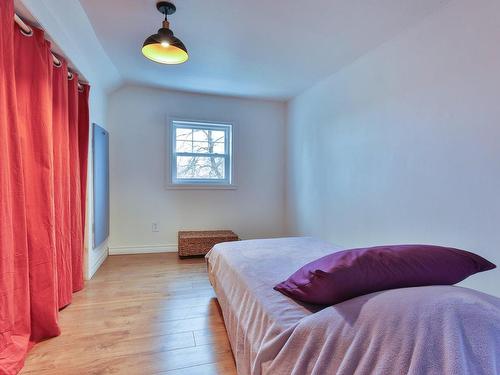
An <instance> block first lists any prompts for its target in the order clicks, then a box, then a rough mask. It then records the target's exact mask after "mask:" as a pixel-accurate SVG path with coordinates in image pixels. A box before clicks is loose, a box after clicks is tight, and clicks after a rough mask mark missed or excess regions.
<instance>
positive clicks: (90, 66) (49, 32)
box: [15, 0, 121, 279]
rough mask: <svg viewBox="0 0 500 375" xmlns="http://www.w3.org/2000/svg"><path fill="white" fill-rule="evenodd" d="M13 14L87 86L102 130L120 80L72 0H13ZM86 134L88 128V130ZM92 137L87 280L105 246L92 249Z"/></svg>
mask: <svg viewBox="0 0 500 375" xmlns="http://www.w3.org/2000/svg"><path fill="white" fill-rule="evenodd" d="M15 5H16V11H17V12H18V13H20V14H21V16H23V17H24V18H25V19H27V20H28V21H30V22H32V23H33V22H34V23H36V24H38V25H39V26H40V27H41V28H42V29H44V30H45V34H46V37H47V39H49V40H51V42H52V43H53V49H54V50H56V51H57V52H58V53H60V54H62V55H63V56H65V57H66V58H67V59H68V60H69V62H70V66H71V68H72V69H75V70H77V71H78V72H79V73H81V75H82V76H83V77H84V79H85V80H87V81H88V82H89V83H90V86H91V89H90V99H89V102H90V103H89V107H90V123H93V122H95V123H98V124H99V125H101V126H104V127H106V117H107V104H108V103H107V101H108V94H107V93H108V91H110V90H112V89H113V88H114V87H116V86H117V85H119V83H120V80H121V77H120V75H119V74H118V72H117V70H116V68H115V67H114V66H113V65H112V63H111V61H110V60H109V58H108V57H107V55H106V54H105V52H104V50H103V49H102V47H101V45H100V43H99V42H98V40H97V37H96V35H95V33H94V30H93V28H92V26H91V25H90V22H89V20H88V18H87V15H86V14H85V11H84V10H83V8H82V7H81V5H80V3H79V2H78V1H76V0H66V1H64V2H62V1H60V0H15ZM89 132H90V135H91V134H92V133H91V128H89ZM91 144H92V138H90V142H89V164H88V171H89V173H88V177H89V178H88V185H87V226H86V235H85V270H84V275H85V277H86V278H87V279H90V278H91V277H92V276H93V275H94V273H95V272H96V271H97V269H98V268H99V266H100V265H101V264H102V262H103V261H104V260H105V259H106V256H107V250H108V247H107V243H104V244H102V245H101V246H99V247H98V248H96V249H94V248H93V232H92V224H91V223H92V222H93V217H92V213H93V209H92V207H93V195H92V153H91V152H90V150H91Z"/></svg>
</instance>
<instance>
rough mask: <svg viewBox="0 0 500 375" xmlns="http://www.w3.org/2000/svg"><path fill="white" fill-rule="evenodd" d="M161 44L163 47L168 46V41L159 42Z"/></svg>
mask: <svg viewBox="0 0 500 375" xmlns="http://www.w3.org/2000/svg"><path fill="white" fill-rule="evenodd" d="M161 46H162V47H163V48H167V47H168V46H170V43H169V42H167V41H163V42H161Z"/></svg>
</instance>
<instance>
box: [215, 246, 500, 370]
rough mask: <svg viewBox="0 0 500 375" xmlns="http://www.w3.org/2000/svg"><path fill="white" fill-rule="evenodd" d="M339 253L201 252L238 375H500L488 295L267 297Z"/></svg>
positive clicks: (496, 326)
mask: <svg viewBox="0 0 500 375" xmlns="http://www.w3.org/2000/svg"><path fill="white" fill-rule="evenodd" d="M339 249H340V248H339V247H338V246H335V245H332V244H330V243H327V242H324V241H321V240H318V239H314V238H281V239H269V240H252V241H240V242H231V243H223V244H218V245H216V246H215V247H214V248H213V249H212V250H211V251H210V252H209V253H208V254H207V256H206V258H207V263H208V271H209V278H210V281H211V283H212V285H213V287H214V290H215V292H216V294H217V298H218V301H219V304H220V306H221V309H222V313H223V316H224V322H225V324H226V328H227V332H228V336H229V341H230V343H231V347H232V350H233V354H234V357H235V361H236V366H237V369H238V374H239V375H249V374H252V375H260V374H272V375H280V374H283V375H285V374H286V375H289V374H297V375H305V374H314V375H320V374H321V375H322V374H345V375H347V374H349V375H351V374H401V373H405V374H424V373H425V374H443V373H453V374H464V375H465V374H472V373H474V374H475V373H477V374H498V373H500V299H498V298H495V297H493V296H489V295H486V294H483V293H480V292H477V291H473V290H469V289H465V288H460V287H454V286H431V287H419V288H404V289H395V290H389V291H384V292H379V293H372V294H369V295H367V296H361V297H358V298H354V299H352V300H349V301H345V302H343V303H340V304H338V305H335V306H329V307H321V306H313V305H307V304H302V303H298V302H296V301H294V300H292V299H290V298H288V297H286V296H284V295H282V294H281V293H279V292H277V291H275V290H273V286H274V285H276V284H277V283H279V282H280V281H283V280H284V279H286V278H287V277H288V276H289V275H290V274H292V273H293V272H294V271H296V270H297V269H298V268H299V267H301V266H302V265H304V264H306V263H308V262H310V261H312V260H315V259H317V258H319V257H321V256H324V255H326V254H329V253H332V252H334V251H337V250H339Z"/></svg>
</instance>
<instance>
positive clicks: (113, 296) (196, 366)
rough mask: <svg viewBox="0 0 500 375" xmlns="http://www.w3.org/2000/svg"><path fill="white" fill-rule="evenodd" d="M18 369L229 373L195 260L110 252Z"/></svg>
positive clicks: (221, 330) (210, 295)
mask: <svg viewBox="0 0 500 375" xmlns="http://www.w3.org/2000/svg"><path fill="white" fill-rule="evenodd" d="M59 323H60V326H61V330H62V334H61V336H59V337H57V338H54V339H51V340H47V341H45V342H42V343H40V344H38V345H36V346H35V347H34V348H33V349H32V351H31V352H30V355H29V356H28V358H27V360H26V365H25V368H24V369H23V370H22V372H21V374H23V375H27V374H40V375H45V374H55V375H58V374H126V375H135V374H138V375H139V374H140V375H148V374H166V375H187V374H189V375H197V374H203V375H212V374H217V375H235V374H236V369H235V365H234V360H233V357H232V354H231V348H230V345H229V341H228V339H227V334H226V331H225V327H224V323H223V319H222V317H221V315H220V312H219V309H218V307H217V303H216V299H215V295H214V292H213V290H212V288H211V286H210V283H209V282H208V279H207V274H206V266H205V264H204V261H203V259H188V260H180V259H178V257H177V256H176V254H149V255H132V256H131V255H126V256H112V257H109V258H108V259H107V260H106V262H105V263H104V265H103V267H102V268H101V269H100V270H99V271H98V274H97V275H96V276H95V278H94V279H93V280H91V281H89V282H87V284H86V288H85V289H84V290H83V291H82V292H79V293H77V294H75V296H74V299H73V303H72V304H71V305H70V306H69V307H67V308H66V309H65V310H63V311H62V312H61V314H60V321H59Z"/></svg>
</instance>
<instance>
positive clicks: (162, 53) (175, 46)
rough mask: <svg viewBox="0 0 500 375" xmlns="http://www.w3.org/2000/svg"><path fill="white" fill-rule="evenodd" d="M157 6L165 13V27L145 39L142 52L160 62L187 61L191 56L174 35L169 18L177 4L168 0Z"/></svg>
mask: <svg viewBox="0 0 500 375" xmlns="http://www.w3.org/2000/svg"><path fill="white" fill-rule="evenodd" d="M156 8H157V9H158V11H159V12H160V13H162V14H164V15H165V20H164V21H163V27H162V28H161V29H160V30H158V32H157V33H156V34H154V35H151V36H150V37H149V38H147V39H146V40H145V41H144V45H143V46H142V54H143V55H144V56H145V57H147V58H148V59H150V60H153V61H155V62H157V63H160V64H168V65H174V64H182V63H183V62H186V61H187V60H188V58H189V55H188V52H187V49H186V47H185V46H184V43H182V42H181V41H180V40H179V39H178V38H176V37H175V36H174V33H173V32H172V30H170V23H169V22H168V20H167V16H169V15H171V14H174V13H175V10H176V8H175V5H174V4H172V3H171V2H168V1H159V2H158V3H157V4H156Z"/></svg>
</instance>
